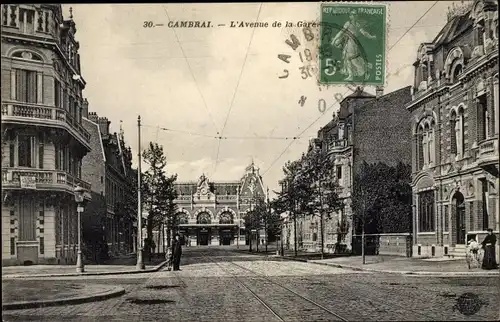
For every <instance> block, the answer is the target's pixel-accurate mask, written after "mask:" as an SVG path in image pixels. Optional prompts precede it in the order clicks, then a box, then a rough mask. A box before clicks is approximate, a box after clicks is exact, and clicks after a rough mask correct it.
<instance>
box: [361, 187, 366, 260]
mask: <svg viewBox="0 0 500 322" xmlns="http://www.w3.org/2000/svg"><path fill="white" fill-rule="evenodd" d="M364 197H365V196H364V194H363V208H362V210H363V213H362V214H361V257H362V258H363V265H364V264H366V258H365V221H366V214H365V213H366V211H365V199H364Z"/></svg>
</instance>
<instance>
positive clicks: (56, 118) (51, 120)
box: [2, 102, 90, 145]
mask: <svg viewBox="0 0 500 322" xmlns="http://www.w3.org/2000/svg"><path fill="white" fill-rule="evenodd" d="M2 119H3V121H10V120H12V121H24V120H27V119H34V120H35V121H37V120H38V121H39V122H40V123H45V124H47V125H49V126H50V125H63V126H65V127H68V128H69V129H70V131H72V132H74V134H76V136H77V137H79V138H80V139H81V140H82V141H83V143H85V144H86V145H88V144H89V142H90V133H89V132H88V131H87V130H86V129H85V128H84V127H83V125H82V124H80V123H78V122H77V121H76V120H75V119H74V118H73V117H71V115H70V114H69V113H68V111H66V110H64V109H61V108H57V107H51V106H43V105H38V104H30V103H19V102H6V103H3V104H2Z"/></svg>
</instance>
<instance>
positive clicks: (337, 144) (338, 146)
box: [328, 139, 348, 151]
mask: <svg viewBox="0 0 500 322" xmlns="http://www.w3.org/2000/svg"><path fill="white" fill-rule="evenodd" d="M347 145H348V144H347V139H342V140H335V141H331V142H330V143H328V151H333V150H342V149H344V148H345V147H347Z"/></svg>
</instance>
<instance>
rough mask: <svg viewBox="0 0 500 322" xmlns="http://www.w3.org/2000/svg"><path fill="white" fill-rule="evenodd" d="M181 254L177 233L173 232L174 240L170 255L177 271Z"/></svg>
mask: <svg viewBox="0 0 500 322" xmlns="http://www.w3.org/2000/svg"><path fill="white" fill-rule="evenodd" d="M181 255H182V245H181V241H180V238H179V234H175V237H174V240H173V242H172V256H173V266H174V271H179V270H180V269H179V265H180V263H181Z"/></svg>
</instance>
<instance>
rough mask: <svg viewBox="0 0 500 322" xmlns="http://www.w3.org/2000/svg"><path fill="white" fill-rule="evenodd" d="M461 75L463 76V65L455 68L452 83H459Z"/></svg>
mask: <svg viewBox="0 0 500 322" xmlns="http://www.w3.org/2000/svg"><path fill="white" fill-rule="evenodd" d="M460 74H462V65H461V64H457V65H456V66H455V68H454V69H453V75H452V78H451V82H452V83H455V82H457V81H458V77H459V76H460Z"/></svg>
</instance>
